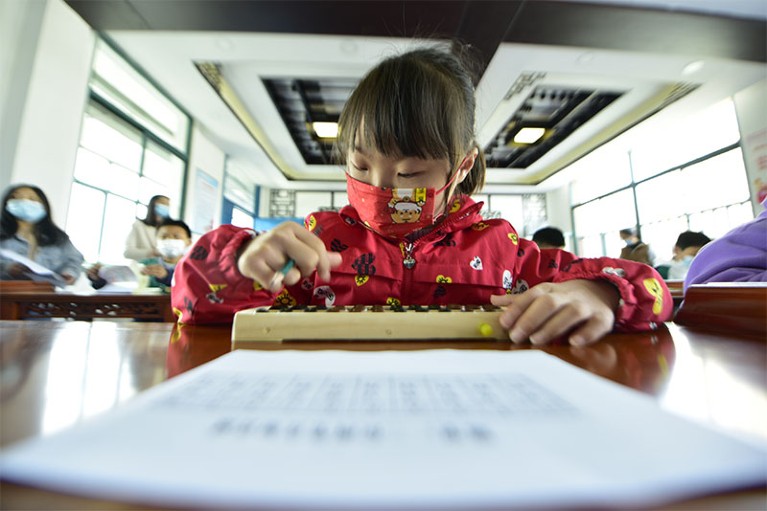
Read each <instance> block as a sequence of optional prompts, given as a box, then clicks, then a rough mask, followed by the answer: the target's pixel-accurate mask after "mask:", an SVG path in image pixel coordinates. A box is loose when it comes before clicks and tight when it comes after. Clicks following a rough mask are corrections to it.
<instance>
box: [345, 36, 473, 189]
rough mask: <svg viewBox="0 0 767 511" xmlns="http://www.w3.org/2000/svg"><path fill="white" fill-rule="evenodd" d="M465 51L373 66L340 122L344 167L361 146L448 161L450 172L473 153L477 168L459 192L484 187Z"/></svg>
mask: <svg viewBox="0 0 767 511" xmlns="http://www.w3.org/2000/svg"><path fill="white" fill-rule="evenodd" d="M466 54H467V50H465V49H464V48H463V47H461V46H459V45H457V44H454V45H453V51H452V52H447V51H444V50H442V49H438V48H436V47H433V48H429V47H427V48H420V49H416V50H413V51H409V52H407V53H404V54H402V55H399V56H395V57H390V58H388V59H386V60H384V61H383V62H381V63H380V64H378V65H377V66H376V67H374V68H373V69H372V70H371V71H370V72H368V74H367V75H365V77H364V78H363V79H362V81H361V82H360V83H359V85H357V87H356V88H355V89H354V92H352V94H351V96H350V97H349V100H348V101H347V102H346V105H345V106H344V109H343V111H342V112H341V117H340V119H339V122H338V127H339V133H338V138H337V139H336V146H335V157H336V159H337V160H338V162H339V163H341V164H342V165H345V164H346V158H347V156H348V154H349V153H350V152H351V151H352V150H353V149H354V147H355V145H356V144H357V143H360V142H361V143H362V144H364V145H365V146H367V147H372V148H375V149H376V150H377V151H378V152H380V153H381V154H383V155H385V156H390V157H416V158H424V159H426V158H435V159H443V158H444V159H447V160H448V161H449V162H450V164H451V169H452V170H455V169H456V168H457V167H458V165H460V163H461V161H462V160H463V158H464V156H466V154H467V153H468V152H469V151H471V150H472V149H474V148H477V149H478V150H479V154H478V155H477V158H476V160H475V161H474V167H473V168H472V169H471V171H470V172H469V174H468V175H467V176H466V178H465V179H464V180H463V181H462V182H461V183H460V184H459V185H458V187H457V189H456V190H457V191H458V192H459V193H464V194H467V195H471V194H472V193H474V192H477V191H479V190H480V189H481V188H482V186H483V185H484V182H485V157H484V154H483V152H482V149H481V148H480V147H479V145H478V144H477V141H476V136H475V134H474V110H475V104H476V101H475V98H474V85H473V83H472V78H473V77H472V73H471V72H470V71H469V68H468V66H467V65H466V64H464V61H465V60H466V59H465V55H466Z"/></svg>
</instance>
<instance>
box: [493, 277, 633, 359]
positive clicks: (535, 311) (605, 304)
mask: <svg viewBox="0 0 767 511" xmlns="http://www.w3.org/2000/svg"><path fill="white" fill-rule="evenodd" d="M619 300H620V296H619V294H618V290H617V289H615V287H614V286H612V285H611V284H609V283H608V282H602V281H592V280H570V281H567V282H560V283H556V284H553V283H543V284H538V285H537V286H534V287H532V288H530V289H528V290H527V291H525V292H524V293H521V294H518V295H493V296H491V297H490V301H491V302H492V303H493V305H497V306H500V307H506V310H504V311H503V312H502V313H501V317H500V323H501V326H503V327H504V328H506V329H507V330H509V338H510V339H511V340H512V341H513V342H515V343H521V342H525V341H527V340H529V341H530V342H531V343H533V344H536V345H541V344H546V343H548V342H550V341H551V340H552V339H555V338H557V337H559V336H562V335H564V334H567V333H568V332H569V335H568V340H569V342H570V344H572V345H574V346H584V345H586V344H591V343H593V342H596V341H598V340H599V339H600V338H601V337H602V336H603V335H605V334H607V333H608V332H610V331H611V330H612V328H613V323H614V322H615V310H616V309H617V308H618V302H619Z"/></svg>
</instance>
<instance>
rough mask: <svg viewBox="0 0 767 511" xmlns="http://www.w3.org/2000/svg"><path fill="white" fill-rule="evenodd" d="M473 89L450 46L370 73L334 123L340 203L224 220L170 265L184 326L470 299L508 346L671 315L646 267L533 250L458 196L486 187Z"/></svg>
mask: <svg viewBox="0 0 767 511" xmlns="http://www.w3.org/2000/svg"><path fill="white" fill-rule="evenodd" d="M474 109H475V98H474V87H473V85H472V80H471V75H470V73H469V72H468V70H467V68H466V67H465V66H464V65H463V64H462V60H461V58H460V56H457V55H456V54H455V52H447V51H443V50H440V49H437V48H423V49H417V50H414V51H410V52H407V53H404V54H402V55H399V56H395V57H391V58H388V59H386V60H384V61H383V62H381V63H380V64H378V65H377V66H376V67H375V68H373V69H372V70H371V71H370V72H369V73H368V74H367V75H366V76H365V77H364V78H363V79H362V81H361V82H360V84H359V85H358V86H357V88H356V89H355V90H354V92H353V93H352V95H351V97H350V98H349V100H348V102H347V103H346V106H345V107H344V110H343V112H342V113H341V117H340V121H339V137H338V140H337V147H336V149H337V152H338V156H339V159H340V162H341V163H342V164H343V166H344V171H345V173H346V182H347V190H348V195H349V202H350V205H349V206H346V207H344V208H343V209H341V211H339V212H320V213H314V214H311V215H309V216H308V217H307V218H306V220H305V226H304V227H301V226H300V225H298V224H296V223H294V222H286V223H283V224H281V225H279V226H277V227H275V228H274V229H272V230H270V231H268V232H265V233H260V234H256V233H254V232H253V231H252V230H248V229H241V228H237V227H234V226H231V225H223V226H221V227H219V228H218V229H216V230H214V231H212V232H210V233H208V234H206V235H204V236H203V237H202V238H201V239H200V240H199V241H198V242H197V244H196V246H195V247H194V248H193V250H191V251H190V252H189V253H188V255H187V256H186V257H185V258H184V259H183V260H182V261H181V262H180V263H179V264H178V266H177V269H176V285H175V287H174V288H173V291H172V302H173V306H174V308H175V309H176V312H177V314H178V315H179V320H180V321H181V322H184V323H197V324H203V323H226V322H231V321H232V318H233V315H234V313H235V312H237V311H239V310H242V309H246V308H251V307H258V306H268V305H273V304H274V305H296V304H299V305H305V304H314V305H324V306H333V305H354V304H365V305H387V304H388V305H412V304H415V305H434V304H437V305H447V304H464V305H472V304H473V305H476V304H487V303H493V304H495V305H497V306H501V307H502V308H503V310H502V312H501V317H500V324H501V325H502V326H503V327H504V328H505V329H507V330H508V335H509V338H510V339H511V340H512V341H513V342H515V343H520V342H528V341H529V342H532V343H533V344H545V343H548V342H550V341H551V340H553V339H556V338H564V339H567V341H569V342H570V343H571V344H573V345H585V344H589V343H592V342H595V341H597V340H598V339H599V338H600V337H601V336H603V335H604V334H606V333H608V332H610V331H613V330H615V331H640V330H648V329H651V328H653V327H654V325H655V324H656V323H660V322H663V321H666V320H668V319H669V318H670V316H671V310H672V301H671V296H670V294H669V291H668V289H667V288H666V286H665V284H664V283H663V280H662V279H661V278H660V277H659V275H658V274H657V273H656V272H655V270H653V269H652V268H651V267H649V266H646V265H644V264H640V263H634V262H631V261H625V260H619V259H610V258H598V259H578V258H577V257H576V256H574V255H573V254H571V253H569V252H565V251H562V250H545V251H543V252H541V251H540V250H539V249H538V247H537V246H536V245H535V244H534V243H533V242H530V241H527V240H524V239H521V238H520V237H519V236H518V235H517V232H516V231H515V230H514V228H513V227H512V226H511V225H510V224H509V223H508V222H507V221H506V220H502V219H493V220H483V219H482V217H481V216H480V215H479V212H480V209H481V207H482V203H476V202H474V201H473V200H472V199H471V198H470V195H471V194H472V193H474V192H476V191H478V190H479V189H480V188H481V187H482V185H483V184H484V177H485V161H484V157H483V155H482V151H481V150H480V148H479V146H478V144H477V142H476V140H475V134H474Z"/></svg>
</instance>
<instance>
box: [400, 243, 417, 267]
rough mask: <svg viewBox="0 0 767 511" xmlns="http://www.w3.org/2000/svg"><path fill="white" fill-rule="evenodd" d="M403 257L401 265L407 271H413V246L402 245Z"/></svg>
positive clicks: (409, 244) (410, 244)
mask: <svg viewBox="0 0 767 511" xmlns="http://www.w3.org/2000/svg"><path fill="white" fill-rule="evenodd" d="M402 248H403V256H404V259H403V260H402V264H403V265H404V266H405V268H407V269H408V270H411V269H413V266H415V258H414V257H413V255H412V253H413V244H412V243H404V244H403V246H402Z"/></svg>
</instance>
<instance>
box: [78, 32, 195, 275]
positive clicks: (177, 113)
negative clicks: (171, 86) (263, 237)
mask: <svg viewBox="0 0 767 511" xmlns="http://www.w3.org/2000/svg"><path fill="white" fill-rule="evenodd" d="M89 85H90V88H91V99H90V101H89V103H88V106H87V108H86V110H85V112H84V116H83V124H82V131H81V133H80V146H79V147H78V150H77V160H76V162H75V169H74V183H73V184H72V191H71V195H70V201H69V213H68V216H67V221H66V231H67V233H68V234H69V235H70V237H71V238H72V242H73V243H74V244H75V246H76V247H77V248H78V249H79V250H80V251H81V252H82V253H83V255H84V256H85V259H86V261H88V262H97V261H98V262H102V263H107V264H123V263H124V262H125V260H124V258H123V255H122V254H123V250H124V248H125V239H126V237H127V236H128V233H129V232H130V229H131V225H132V224H133V222H134V221H135V220H136V218H137V217H139V218H143V217H144V216H146V211H147V204H148V203H149V200H150V199H151V197H152V196H154V195H166V196H167V197H168V198H170V201H171V216H173V217H178V216H179V212H180V210H181V199H182V187H183V183H184V175H185V170H186V154H185V152H182V151H181V150H179V149H180V148H181V149H183V150H184V151H185V150H186V144H187V139H188V137H187V132H188V127H189V124H190V122H191V121H190V119H189V117H188V116H187V115H186V114H184V113H183V112H182V111H181V110H180V109H178V108H177V107H175V106H174V105H173V103H172V102H171V101H170V100H168V99H167V98H166V97H165V96H163V95H162V94H161V93H160V92H159V91H158V90H157V89H156V88H154V87H153V86H152V85H151V84H150V83H149V82H148V81H147V80H146V79H145V78H143V77H142V76H141V75H140V74H139V73H138V72H137V71H136V70H134V69H133V68H132V67H130V65H129V64H128V63H127V62H125V61H124V60H123V59H122V58H120V56H119V55H118V54H117V53H116V52H115V51H114V50H112V49H111V48H109V47H108V46H107V45H106V44H104V43H103V42H99V44H98V45H97V48H96V55H95V57H94V64H93V72H92V76H91V80H90V84H89Z"/></svg>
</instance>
